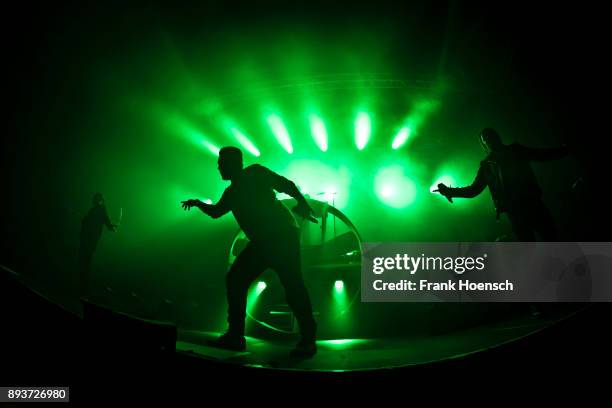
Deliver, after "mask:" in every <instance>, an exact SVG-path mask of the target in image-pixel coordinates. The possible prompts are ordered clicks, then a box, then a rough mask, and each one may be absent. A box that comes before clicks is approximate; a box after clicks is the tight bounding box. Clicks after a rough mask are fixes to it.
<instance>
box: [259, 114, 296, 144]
mask: <svg viewBox="0 0 612 408" xmlns="http://www.w3.org/2000/svg"><path fill="white" fill-rule="evenodd" d="M266 120H267V122H268V125H270V128H271V129H272V133H273V134H274V137H276V140H277V141H278V143H280V145H281V146H282V147H283V149H285V150H286V151H287V153H289V154H291V153H293V145H292V144H291V138H290V137H289V132H288V131H287V128H286V127H285V124H284V123H283V120H282V119H281V118H280V117H279V116H278V115H275V114H272V115H268V117H267V118H266Z"/></svg>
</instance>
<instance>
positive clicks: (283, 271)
mask: <svg viewBox="0 0 612 408" xmlns="http://www.w3.org/2000/svg"><path fill="white" fill-rule="evenodd" d="M270 262H271V263H272V267H273V268H274V269H275V270H276V272H277V273H278V276H279V278H280V282H281V284H282V285H283V287H284V288H285V294H286V297H287V303H288V304H289V307H291V309H292V310H293V313H294V314H295V317H296V319H297V321H298V324H299V325H300V332H301V334H302V342H305V343H310V344H313V345H314V342H315V339H316V327H317V325H316V323H315V320H314V318H313V316H312V304H311V302H310V296H309V295H308V291H307V289H306V285H305V284H304V279H303V277H302V270H301V257H300V240H299V232H298V231H296V232H295V233H292V234H290V235H289V236H288V237H286V239H284V240H283V241H282V242H279V244H278V249H277V251H276V255H275V258H274V259H272V260H271V261H270Z"/></svg>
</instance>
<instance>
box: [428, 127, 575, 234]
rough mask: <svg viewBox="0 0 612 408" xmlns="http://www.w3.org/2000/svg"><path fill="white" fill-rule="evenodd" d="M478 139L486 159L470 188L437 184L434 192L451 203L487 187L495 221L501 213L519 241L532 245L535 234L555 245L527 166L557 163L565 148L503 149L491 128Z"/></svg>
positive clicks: (550, 222) (553, 229) (539, 193)
mask: <svg viewBox="0 0 612 408" xmlns="http://www.w3.org/2000/svg"><path fill="white" fill-rule="evenodd" d="M479 139H480V143H481V145H482V147H483V149H484V150H485V152H486V154H487V156H486V157H485V159H484V160H483V161H481V162H480V168H479V169H478V173H477V174H476V178H475V179H474V181H473V182H472V184H471V185H469V186H467V187H460V188H451V187H449V186H446V185H445V184H443V183H440V184H438V186H437V187H438V188H437V189H436V190H434V192H439V193H440V194H442V195H443V196H445V197H446V198H447V199H448V201H450V202H451V203H452V202H453V198H454V197H463V198H473V197H476V196H477V195H479V194H480V193H481V192H482V191H483V190H484V189H485V188H486V187H489V191H490V192H491V197H492V198H493V203H494V205H495V208H496V211H497V218H498V219H499V215H500V214H501V213H504V212H505V213H507V215H508V218H509V220H510V223H511V224H512V229H513V231H514V234H515V236H516V239H517V240H518V241H525V242H529V241H535V240H536V233H537V234H538V235H539V236H540V239H541V240H543V241H556V240H557V239H558V235H557V229H556V227H555V223H554V221H553V218H552V216H551V214H550V212H549V211H548V208H546V206H545V205H544V203H543V202H542V199H541V196H542V191H541V189H540V186H539V185H538V182H537V180H536V177H535V174H534V173H533V170H532V168H531V165H530V162H531V161H549V160H555V159H560V158H562V157H565V156H566V155H567V154H568V150H567V148H565V147H559V148H552V149H534V148H530V147H526V146H523V145H520V144H518V143H513V144H510V145H505V144H503V143H502V140H501V137H500V136H499V134H498V133H497V132H496V131H495V130H494V129H491V128H485V129H483V130H482V132H481V133H480V136H479Z"/></svg>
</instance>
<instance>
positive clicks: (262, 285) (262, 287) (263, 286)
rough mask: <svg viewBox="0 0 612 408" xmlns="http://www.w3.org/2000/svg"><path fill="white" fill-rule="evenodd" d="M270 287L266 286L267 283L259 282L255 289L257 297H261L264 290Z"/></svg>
mask: <svg viewBox="0 0 612 408" xmlns="http://www.w3.org/2000/svg"><path fill="white" fill-rule="evenodd" d="M267 287H268V285H266V282H264V281H259V282H258V283H257V287H256V289H255V294H256V295H257V296H259V295H261V292H263V291H264V290H266V288H267Z"/></svg>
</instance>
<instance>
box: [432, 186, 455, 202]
mask: <svg viewBox="0 0 612 408" xmlns="http://www.w3.org/2000/svg"><path fill="white" fill-rule="evenodd" d="M433 192H434V193H440V194H442V195H443V196H444V197H446V199H447V200H448V201H449V202H451V203H452V202H453V196H452V195H451V192H450V187H448V186H447V185H446V184H444V183H440V184H438V188H437V189H436V190H433Z"/></svg>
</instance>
